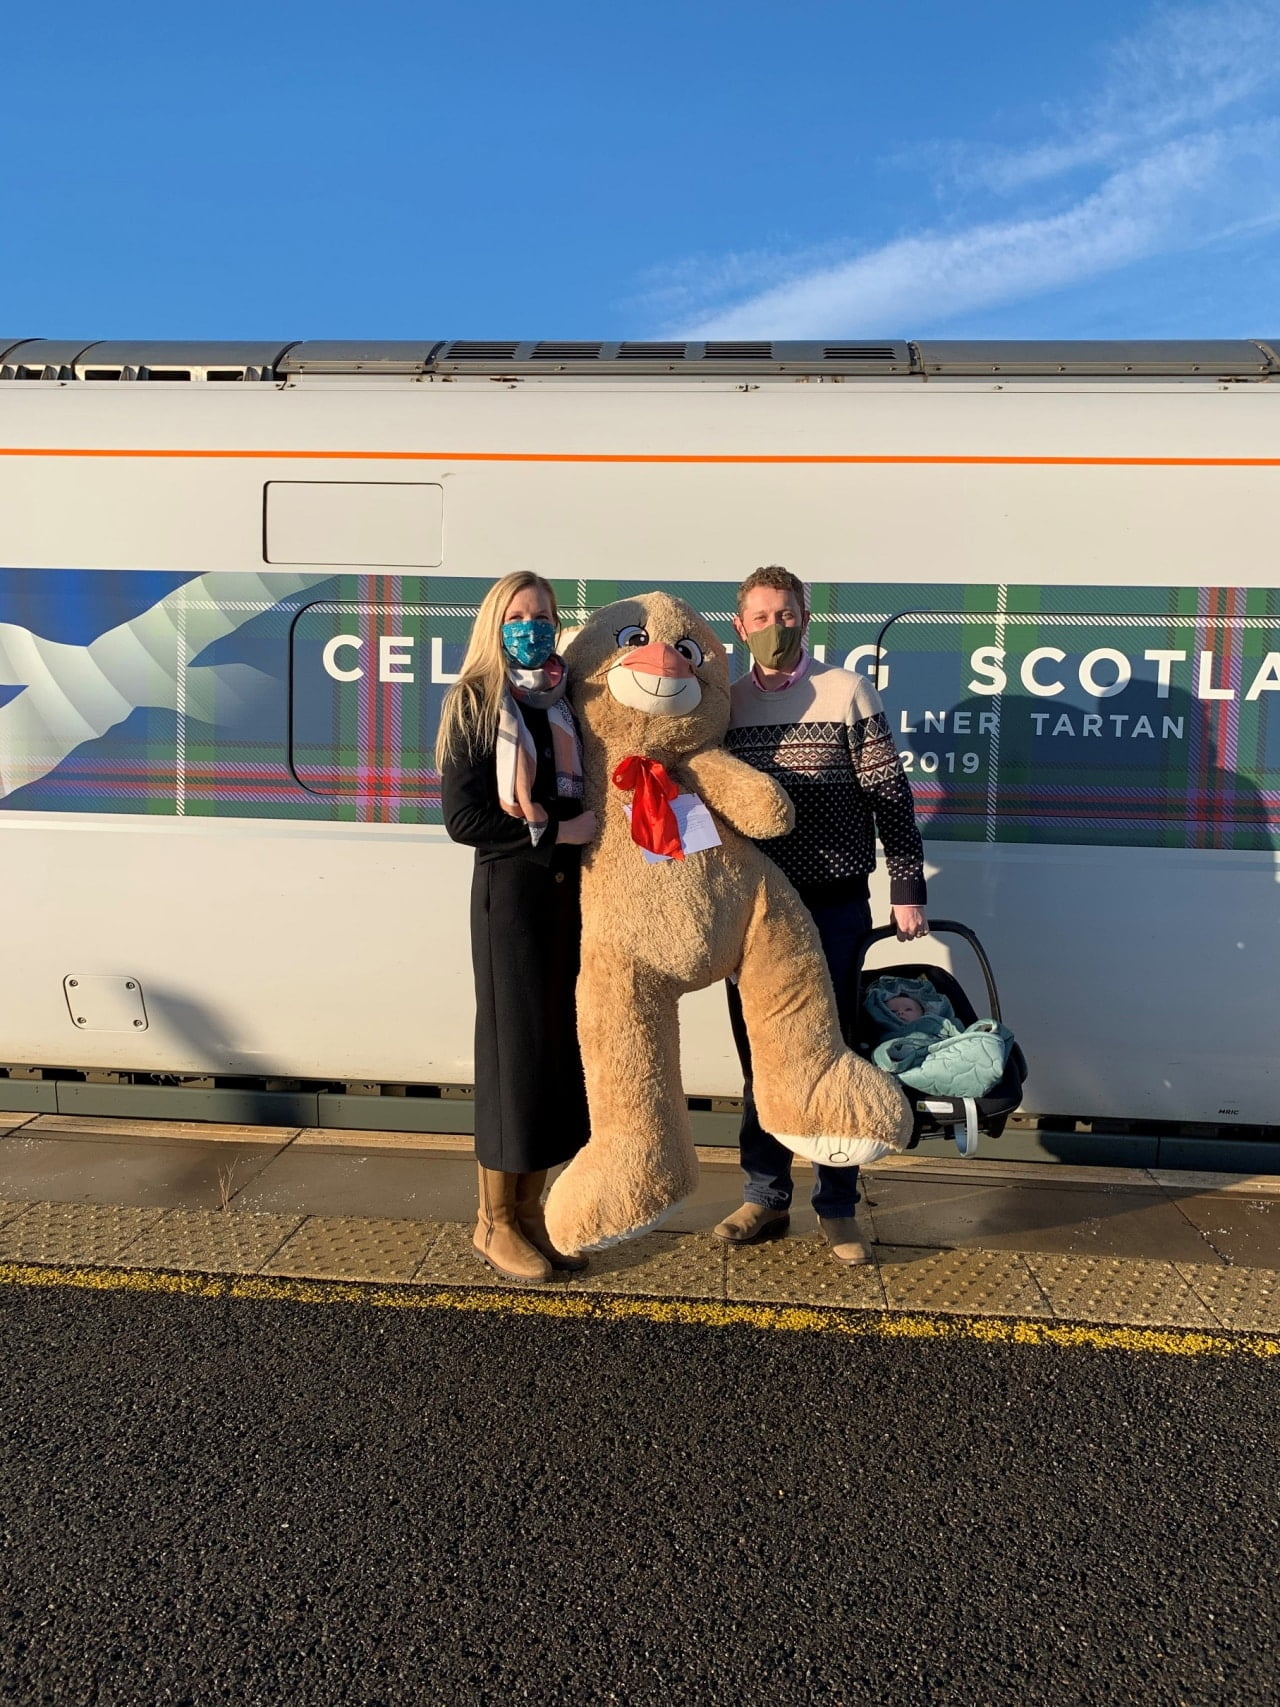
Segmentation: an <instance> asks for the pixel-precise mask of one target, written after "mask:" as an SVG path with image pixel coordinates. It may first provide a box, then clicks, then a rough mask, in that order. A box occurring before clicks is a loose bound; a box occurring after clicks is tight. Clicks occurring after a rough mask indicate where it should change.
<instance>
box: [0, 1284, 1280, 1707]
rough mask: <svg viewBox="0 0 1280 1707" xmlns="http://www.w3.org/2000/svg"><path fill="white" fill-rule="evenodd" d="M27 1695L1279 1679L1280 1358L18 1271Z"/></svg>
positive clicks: (20, 1546) (1084, 1692)
mask: <svg viewBox="0 0 1280 1707" xmlns="http://www.w3.org/2000/svg"><path fill="white" fill-rule="evenodd" d="M0 1346H2V1348H3V1358H4V1362H3V1367H4V1370H5V1376H4V1380H3V1382H0V1448H2V1451H3V1460H2V1463H0V1531H2V1534H0V1601H2V1604H3V1606H4V1612H3V1614H2V1616H3V1621H4V1640H3V1643H2V1644H0V1698H3V1699H4V1700H5V1701H13V1702H20V1703H22V1707H53V1704H55V1703H56V1704H58V1707H62V1704H71V1703H75V1704H76V1707H134V1704H137V1707H160V1704H164V1707H170V1704H172V1707H216V1704H220V1703H224V1702H225V1703H233V1702H234V1703H236V1704H237V1707H259V1704H261V1707H284V1704H288V1707H339V1704H341V1707H353V1704H356V1707H409V1704H414V1707H416V1704H418V1703H427V1704H436V1703H440V1704H445V1703H448V1704H450V1707H453V1704H457V1703H485V1704H488V1703H493V1704H495V1707H496V1704H503V1707H506V1704H508V1703H524V1702H529V1703H533V1702H537V1703H541V1704H543V1707H559V1704H561V1703H563V1704H564V1707H589V1704H592V1703H614V1702H616V1703H620V1704H625V1707H647V1704H648V1703H651V1702H652V1703H658V1702H664V1703H665V1702H675V1703H691V1704H696V1707H720V1704H721V1703H724V1704H726V1707H727V1704H734V1707H737V1704H741V1703H746V1702H749V1703H754V1702H756V1701H764V1700H773V1699H777V1700H779V1701H785V1702H788V1703H790V1702H796V1703H810V1702H813V1703H840V1704H843V1703H848V1704H850V1707H853V1704H855V1703H862V1702H867V1703H873V1704H874V1707H899V1704H901V1707H949V1704H950V1703H953V1702H954V1703H957V1704H958V1703H966V1704H971V1703H987V1702H1017V1703H1019V1707H1024V1704H1026V1707H1032V1704H1040V1703H1044V1704H1046V1707H1048V1704H1055V1707H1056V1704H1058V1703H1064V1704H1065V1703H1090V1704H1098V1703H1104V1702H1105V1703H1107V1704H1108V1707H1127V1704H1129V1703H1133V1704H1134V1707H1139V1704H1141V1707H1162V1704H1164V1703H1169V1704H1174V1703H1178V1704H1187V1707H1212V1704H1217V1703H1223V1704H1224V1707H1225V1704H1226V1703H1228V1702H1229V1703H1231V1704H1232V1707H1254V1704H1255V1703H1256V1704H1257V1707H1263V1704H1264V1703H1265V1704H1266V1707H1272V1704H1273V1703H1274V1701H1275V1699H1276V1691H1275V1671H1274V1664H1275V1655H1276V1652H1277V1637H1278V1636H1280V1620H1278V1618H1277V1605H1276V1595H1275V1587H1274V1585H1275V1581H1276V1567H1277V1562H1278V1560H1277V1552H1278V1549H1277V1504H1276V1464H1277V1454H1276V1448H1277V1444H1278V1442H1277V1438H1276V1426H1275V1422H1274V1416H1275V1413H1276V1409H1277V1405H1276V1401H1277V1397H1278V1396H1280V1395H1278V1388H1280V1369H1278V1368H1277V1367H1276V1366H1275V1362H1272V1363H1271V1364H1267V1363H1263V1362H1260V1361H1257V1360H1254V1359H1252V1358H1246V1357H1236V1358H1231V1359H1219V1358H1212V1357H1202V1358H1182V1357H1166V1356H1153V1355H1128V1354H1121V1353H1117V1352H1099V1351H1090V1350H1072V1351H1067V1350H1061V1349H1042V1348H1033V1347H1024V1346H1010V1345H983V1344H979V1343H976V1342H974V1341H964V1340H947V1341H936V1340H934V1341H911V1340H891V1339H882V1338H878V1337H874V1336H872V1337H866V1338H858V1339H842V1338H837V1337H834V1336H819V1335H813V1334H805V1333H769V1332H761V1331H757V1330H752V1329H749V1328H737V1327H735V1328H721V1329H709V1328H693V1327H666V1326H657V1325H654V1324H650V1323H644V1322H628V1323H608V1322H604V1321H601V1320H588V1321H552V1320H545V1319H538V1318H530V1317H515V1316H509V1315H497V1316H480V1315H474V1314H467V1313H462V1312H447V1311H439V1312H437V1311H418V1310H414V1311H403V1312H401V1311H395V1310H387V1309H370V1308H367V1307H363V1306H346V1305H330V1306H324V1307H318V1306H314V1305H298V1304H287V1303H279V1302H233V1301H231V1300H227V1299H220V1300H209V1299H199V1298H185V1297H173V1296H154V1295H153V1296H136V1295H132V1294H128V1293H123V1292H121V1293H105V1294H104V1293H93V1292H82V1291H76V1290H73V1289H38V1288H37V1289H27V1288H21V1287H14V1286H7V1287H4V1288H3V1289H0Z"/></svg>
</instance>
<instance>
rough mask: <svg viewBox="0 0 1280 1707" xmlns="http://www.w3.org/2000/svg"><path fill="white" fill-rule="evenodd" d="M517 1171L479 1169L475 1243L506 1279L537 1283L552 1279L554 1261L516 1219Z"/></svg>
mask: <svg viewBox="0 0 1280 1707" xmlns="http://www.w3.org/2000/svg"><path fill="white" fill-rule="evenodd" d="M519 1177H520V1176H519V1175H518V1174H503V1173H499V1172H498V1171H497V1169H496V1168H481V1169H480V1214H479V1217H478V1219H477V1221H476V1232H475V1237H474V1239H472V1241H471V1242H472V1244H473V1245H474V1246H475V1250H476V1255H477V1256H478V1257H479V1258H480V1260H481V1261H482V1262H487V1263H488V1265H489V1267H490V1268H491V1269H493V1271H494V1273H495V1274H500V1275H502V1277H503V1279H504V1280H519V1281H523V1282H524V1283H525V1284H527V1285H532V1286H537V1285H541V1284H542V1283H543V1282H544V1281H548V1280H550V1279H551V1264H550V1263H549V1262H548V1261H547V1260H546V1258H545V1257H544V1256H543V1255H542V1254H541V1252H539V1251H536V1250H535V1249H534V1248H533V1246H532V1245H531V1244H530V1243H529V1241H528V1240H527V1239H526V1238H525V1236H524V1234H523V1233H522V1232H521V1230H520V1227H519V1225H518V1223H517V1221H516V1181H517V1180H518V1179H519Z"/></svg>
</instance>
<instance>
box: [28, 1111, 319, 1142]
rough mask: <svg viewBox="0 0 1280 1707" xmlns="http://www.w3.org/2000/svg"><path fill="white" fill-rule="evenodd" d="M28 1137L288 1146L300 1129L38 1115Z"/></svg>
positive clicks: (217, 1122) (195, 1121) (205, 1121)
mask: <svg viewBox="0 0 1280 1707" xmlns="http://www.w3.org/2000/svg"><path fill="white" fill-rule="evenodd" d="M25 1130H26V1131H27V1133H28V1134H29V1135H34V1134H35V1133H37V1132H38V1133H40V1134H41V1136H42V1137H43V1136H48V1135H50V1134H56V1135H58V1136H61V1137H64V1138H129V1139H134V1140H138V1141H141V1140H144V1139H148V1138H154V1139H157V1140H161V1139H163V1140H165V1141H172V1140H174V1139H178V1138H184V1139H195V1140H197V1141H198V1142H200V1143H205V1144H274V1145H275V1146H276V1147H277V1148H279V1147H281V1146H282V1145H285V1144H287V1143H288V1142H289V1141H290V1139H291V1138H294V1137H296V1136H297V1134H298V1132H299V1131H300V1130H301V1128H300V1127H297V1126H246V1125H244V1124H243V1123H241V1124H239V1125H236V1124H232V1123H230V1122H227V1121H217V1120H113V1119H111V1118H109V1117H108V1116H107V1115H86V1114H39V1115H36V1116H35V1118H34V1119H32V1120H29V1121H28V1122H27V1124H26V1129H25Z"/></svg>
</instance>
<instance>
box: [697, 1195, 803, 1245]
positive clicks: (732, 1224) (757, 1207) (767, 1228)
mask: <svg viewBox="0 0 1280 1707" xmlns="http://www.w3.org/2000/svg"><path fill="white" fill-rule="evenodd" d="M790 1225H791V1214H790V1212H789V1211H788V1210H786V1209H766V1208H765V1206H764V1204H763V1203H744V1204H743V1206H742V1208H741V1209H735V1210H734V1212H733V1214H732V1215H726V1216H725V1218H724V1220H723V1221H721V1222H720V1224H719V1226H716V1227H713V1228H712V1229H711V1231H712V1232H713V1233H714V1234H715V1236H716V1238H717V1239H724V1240H726V1241H727V1242H728V1243H729V1244H731V1245H759V1244H763V1242H764V1241H765V1240H766V1239H780V1238H781V1237H782V1236H783V1234H784V1233H785V1232H786V1230H787V1228H788V1227H789V1226H790Z"/></svg>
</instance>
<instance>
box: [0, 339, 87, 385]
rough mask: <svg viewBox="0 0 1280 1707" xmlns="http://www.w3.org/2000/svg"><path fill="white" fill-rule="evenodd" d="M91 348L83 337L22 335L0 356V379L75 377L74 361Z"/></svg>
mask: <svg viewBox="0 0 1280 1707" xmlns="http://www.w3.org/2000/svg"><path fill="white" fill-rule="evenodd" d="M92 348H93V346H92V344H89V343H87V342H86V341H85V339H83V338H24V339H23V340H22V341H21V342H20V343H17V344H11V345H10V346H9V348H8V349H7V350H5V352H4V354H3V356H0V380H5V379H51V380H58V379H63V380H65V379H74V378H75V376H76V375H75V364H76V362H77V360H78V359H79V358H80V356H81V355H83V354H84V352H85V350H87V349H92Z"/></svg>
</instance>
